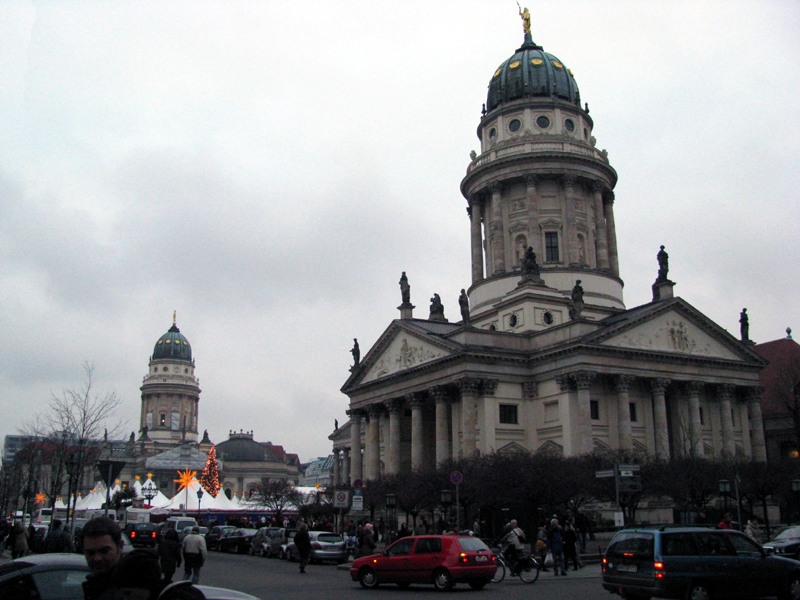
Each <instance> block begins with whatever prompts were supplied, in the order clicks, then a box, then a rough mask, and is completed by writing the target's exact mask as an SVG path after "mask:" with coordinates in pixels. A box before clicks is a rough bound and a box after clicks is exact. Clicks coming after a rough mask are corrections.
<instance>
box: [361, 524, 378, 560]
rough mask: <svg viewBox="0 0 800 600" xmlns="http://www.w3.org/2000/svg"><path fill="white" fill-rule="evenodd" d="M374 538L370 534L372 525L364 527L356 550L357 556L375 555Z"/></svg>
mask: <svg viewBox="0 0 800 600" xmlns="http://www.w3.org/2000/svg"><path fill="white" fill-rule="evenodd" d="M376 545H377V544H376V543H375V537H374V534H373V533H372V523H367V524H366V525H364V529H363V531H362V533H361V547H360V548H359V549H358V555H359V556H369V555H371V554H375V546H376Z"/></svg>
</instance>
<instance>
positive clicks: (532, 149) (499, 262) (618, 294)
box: [461, 33, 624, 332]
mask: <svg viewBox="0 0 800 600" xmlns="http://www.w3.org/2000/svg"><path fill="white" fill-rule="evenodd" d="M593 127H594V123H593V121H592V119H591V117H590V116H589V111H588V106H584V107H581V98H580V92H579V91H578V85H577V83H576V81H575V78H574V77H573V75H572V72H571V71H570V70H569V69H568V68H567V66H566V65H565V64H564V63H563V62H562V61H560V60H559V59H558V58H557V57H555V56H553V55H552V54H550V53H548V52H545V51H544V50H543V49H542V48H541V46H538V45H537V44H535V43H534V42H533V40H532V38H531V35H530V33H526V34H525V40H524V43H523V45H522V46H521V47H520V48H518V49H517V51H516V52H515V53H514V54H513V55H512V56H511V57H510V58H508V59H507V60H506V61H504V62H503V63H502V64H501V65H500V66H499V67H498V68H497V70H496V71H495V72H494V74H493V75H492V77H491V79H490V82H489V91H488V96H487V102H486V105H485V106H484V110H483V114H482V118H481V122H480V125H479V126H478V138H479V139H480V143H481V146H480V147H481V152H480V154H479V155H474V157H473V160H472V162H471V163H470V165H469V167H468V169H467V175H466V176H465V177H464V179H463V181H462V182H461V192H462V194H463V195H464V197H465V198H466V199H467V202H468V204H469V207H468V210H469V214H470V220H471V248H472V286H471V287H470V290H469V297H470V306H471V321H472V324H473V325H475V326H478V327H490V328H493V329H499V330H503V331H516V332H521V331H525V330H538V329H544V328H547V327H549V326H551V325H558V324H559V323H562V322H565V321H567V320H569V319H570V310H571V304H570V301H571V296H572V294H573V290H575V289H576V286H581V287H582V293H583V302H584V306H583V313H582V314H581V315H580V316H581V317H582V318H588V319H598V318H603V317H605V316H608V315H609V314H611V313H613V312H616V311H618V310H621V309H624V304H623V299H622V287H623V283H622V281H621V279H620V278H619V261H618V256H617V243H616V231H615V226H614V212H613V202H614V194H613V191H612V190H613V189H614V186H615V185H616V183H617V174H616V171H615V170H614V169H613V168H612V167H611V165H610V163H609V161H608V156H607V153H606V152H605V150H598V149H597V148H596V147H595V138H594V136H593V133H592V130H593ZM529 247H530V248H532V249H533V252H534V253H535V255H536V259H537V268H538V269H539V271H540V276H541V279H540V281H541V283H540V285H538V286H532V287H531V286H527V287H526V289H527V292H526V293H525V294H523V293H522V290H521V288H519V286H518V283H519V281H520V271H521V266H522V262H523V258H524V257H525V254H526V251H527V249H528V248H529ZM578 282H580V283H578ZM523 295H524V296H525V303H526V304H527V307H522V306H520V305H519V304H520V303H519V302H518V301H515V300H519V299H520V298H521V296H523ZM531 300H533V301H532V302H531ZM573 318H574V314H573Z"/></svg>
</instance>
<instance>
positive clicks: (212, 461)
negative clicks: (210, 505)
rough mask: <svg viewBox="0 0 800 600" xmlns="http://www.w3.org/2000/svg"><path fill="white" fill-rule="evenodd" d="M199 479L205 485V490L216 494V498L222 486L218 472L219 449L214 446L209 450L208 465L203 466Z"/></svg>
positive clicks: (213, 494)
mask: <svg viewBox="0 0 800 600" xmlns="http://www.w3.org/2000/svg"><path fill="white" fill-rule="evenodd" d="M198 481H199V482H200V485H202V486H203V489H204V490H205V491H207V492H208V493H209V494H211V495H212V496H214V498H216V497H217V494H218V493H219V490H220V488H221V487H222V486H220V484H219V472H217V449H216V447H214V446H211V450H209V451H208V459H207V460H206V466H205V467H203V471H202V472H201V473H200V478H199V479H198Z"/></svg>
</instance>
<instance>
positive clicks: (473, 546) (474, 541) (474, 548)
mask: <svg viewBox="0 0 800 600" xmlns="http://www.w3.org/2000/svg"><path fill="white" fill-rule="evenodd" d="M458 543H459V544H461V549H462V550H463V551H464V552H480V551H481V550H486V551H488V550H489V548H487V547H486V544H484V543H483V542H482V541H481V539H480V538H476V537H463V538H458Z"/></svg>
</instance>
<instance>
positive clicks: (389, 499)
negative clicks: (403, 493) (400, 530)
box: [386, 494, 397, 543]
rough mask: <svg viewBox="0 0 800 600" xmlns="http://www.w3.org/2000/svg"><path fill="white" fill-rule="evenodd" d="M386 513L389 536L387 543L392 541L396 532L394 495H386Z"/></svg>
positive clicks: (395, 502)
mask: <svg viewBox="0 0 800 600" xmlns="http://www.w3.org/2000/svg"><path fill="white" fill-rule="evenodd" d="M386 512H387V513H389V514H388V515H387V516H388V517H389V533H388V535H389V536H391V537H390V539H389V540H388V542H389V543H392V542H393V541H394V536H395V533H396V532H397V496H395V495H394V494H386Z"/></svg>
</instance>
